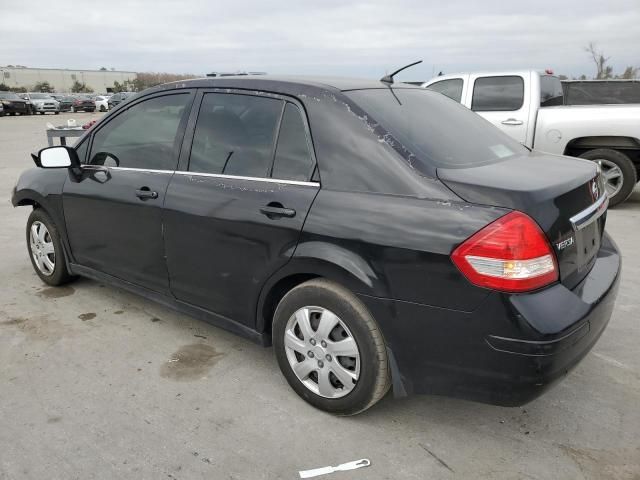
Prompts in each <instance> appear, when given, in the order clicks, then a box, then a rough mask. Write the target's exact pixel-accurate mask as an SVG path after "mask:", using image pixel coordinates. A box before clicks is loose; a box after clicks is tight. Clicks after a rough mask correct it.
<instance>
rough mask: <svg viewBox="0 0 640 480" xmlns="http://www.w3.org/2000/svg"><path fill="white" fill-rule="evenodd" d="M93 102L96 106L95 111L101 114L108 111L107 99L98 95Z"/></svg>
mask: <svg viewBox="0 0 640 480" xmlns="http://www.w3.org/2000/svg"><path fill="white" fill-rule="evenodd" d="M93 101H94V103H95V105H96V109H97V110H99V111H101V112H106V111H107V110H109V97H107V96H103V95H98V96H97V97H96V98H94V100H93Z"/></svg>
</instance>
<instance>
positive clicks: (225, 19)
mask: <svg viewBox="0 0 640 480" xmlns="http://www.w3.org/2000/svg"><path fill="white" fill-rule="evenodd" d="M0 6H2V9H1V12H2V14H1V18H2V22H1V27H0V65H8V64H20V65H26V66H29V67H55V68H72V69H97V68H100V67H102V66H104V67H107V68H112V67H113V68H115V69H117V70H133V71H166V72H175V73H194V74H203V73H206V72H210V71H237V70H255V71H266V72H269V73H279V74H282V73H291V74H323V75H348V76H360V77H374V78H378V77H380V76H381V75H382V74H384V73H385V72H386V71H391V70H393V69H394V67H397V66H401V65H403V64H406V63H409V62H411V61H413V60H417V59H423V60H424V64H423V65H421V66H418V67H415V68H414V69H412V70H411V71H409V72H408V73H407V74H405V75H404V76H403V77H401V79H403V80H426V79H428V78H430V77H431V76H432V73H434V72H435V73H437V72H438V71H440V70H442V71H444V72H445V73H453V72H456V71H463V70H478V69H483V70H497V69H512V68H547V67H551V68H553V69H554V70H555V72H556V73H565V74H567V75H579V74H581V73H587V74H589V75H592V74H593V71H594V67H593V65H592V63H590V60H589V58H588V56H587V54H586V53H585V52H584V50H583V47H584V46H585V45H587V44H588V43H589V42H590V41H593V42H595V43H597V45H598V47H599V48H600V49H602V50H604V51H605V53H606V54H607V55H608V56H610V57H611V64H612V65H613V67H614V71H615V72H616V73H617V72H620V71H622V70H623V69H624V67H626V66H627V65H633V66H640V0H551V1H547V0H530V1H526V2H525V1H521V0H511V1H498V0H477V1H476V0H466V1H462V0H444V1H438V2H435V1H429V0H422V1H406V0H387V1H368V2H357V1H349V0H346V1H344V0H343V1H338V0H319V1H318V0H316V1H313V2H308V1H305V0H298V1H283V0H249V1H247V0H235V1H225V2H218V1H213V0H212V1H206V0H184V1H182V2H164V1H159V0H142V1H133V2H132V1H129V2H121V1H118V0H111V1H109V2H93V1H85V2H82V1H77V0H74V1H69V0H55V1H46V2H40V1H36V2H29V4H28V5H27V4H25V6H24V8H21V7H20V5H19V4H16V3H15V2H13V1H12V2H9V1H8V0H0Z"/></svg>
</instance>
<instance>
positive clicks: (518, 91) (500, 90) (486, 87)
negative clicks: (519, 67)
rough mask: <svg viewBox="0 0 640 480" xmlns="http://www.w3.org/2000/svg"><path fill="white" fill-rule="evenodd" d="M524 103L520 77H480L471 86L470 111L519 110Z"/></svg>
mask: <svg viewBox="0 0 640 480" xmlns="http://www.w3.org/2000/svg"><path fill="white" fill-rule="evenodd" d="M523 102H524V81H523V80H522V77H517V76H513V77H481V78H477V79H476V81H475V83H474V85H473V99H472V100H471V110H475V111H479V112H502V111H514V110H520V108H521V107H522V104H523Z"/></svg>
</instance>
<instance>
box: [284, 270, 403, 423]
mask: <svg viewBox="0 0 640 480" xmlns="http://www.w3.org/2000/svg"><path fill="white" fill-rule="evenodd" d="M273 345H274V349H275V354H276V358H277V360H278V364H279V366H280V369H281V370H282V373H283V375H284V376H285V378H286V379H287V381H288V382H289V385H291V387H292V388H293V389H294V390H295V391H296V393H297V394H298V395H299V396H300V397H302V398H303V399H304V400H306V401H307V402H308V403H310V404H311V405H313V406H314V407H316V408H319V409H321V410H325V411H327V412H330V413H335V414H338V415H355V414H357V413H360V412H362V411H364V410H366V409H367V408H369V407H371V406H372V405H374V404H375V403H376V402H377V401H378V400H380V399H381V398H382V397H383V396H384V395H385V393H386V392H387V391H388V390H389V387H390V385H391V383H390V382H391V376H390V373H389V367H388V359H387V351H386V348H385V344H384V339H383V338H382V333H381V332H380V329H379V328H378V325H377V324H376V322H375V320H374V319H373V317H372V316H371V314H370V313H369V311H368V310H367V308H366V307H365V305H364V304H363V303H362V302H361V301H360V300H359V299H358V298H357V297H356V296H355V295H354V294H353V293H351V292H350V291H349V290H347V289H345V288H343V287H341V286H340V285H337V284H335V283H333V282H330V281H327V280H322V279H316V280H310V281H308V282H305V283H303V284H301V285H299V286H297V287H296V288H294V289H293V290H291V291H290V292H289V293H287V294H286V295H285V296H284V298H283V299H282V300H281V301H280V303H279V304H278V307H277V309H276V312H275V314H274V320H273Z"/></svg>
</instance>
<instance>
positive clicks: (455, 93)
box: [427, 78, 462, 102]
mask: <svg viewBox="0 0 640 480" xmlns="http://www.w3.org/2000/svg"><path fill="white" fill-rule="evenodd" d="M427 89H429V90H433V91H434V92H438V93H441V94H443V95H444V96H445V97H449V98H451V99H452V100H455V101H456V102H460V100H461V99H462V79H461V78H452V79H450V80H442V81H440V82H436V83H432V84H431V85H429V86H428V87H427Z"/></svg>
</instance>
